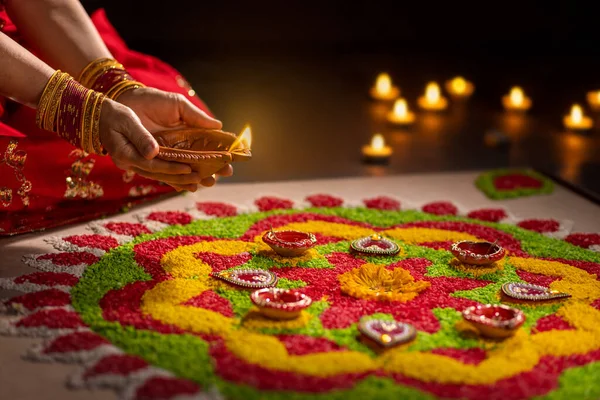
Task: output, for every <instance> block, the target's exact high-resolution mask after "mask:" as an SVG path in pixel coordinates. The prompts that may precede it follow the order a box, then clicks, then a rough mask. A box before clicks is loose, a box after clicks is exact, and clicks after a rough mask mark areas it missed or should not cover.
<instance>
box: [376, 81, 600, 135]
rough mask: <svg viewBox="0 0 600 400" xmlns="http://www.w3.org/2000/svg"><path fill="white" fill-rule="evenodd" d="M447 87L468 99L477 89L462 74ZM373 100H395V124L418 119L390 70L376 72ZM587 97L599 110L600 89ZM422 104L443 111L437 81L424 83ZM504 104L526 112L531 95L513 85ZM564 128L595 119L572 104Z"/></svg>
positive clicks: (583, 125) (582, 125)
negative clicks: (528, 95) (393, 80)
mask: <svg viewBox="0 0 600 400" xmlns="http://www.w3.org/2000/svg"><path fill="white" fill-rule="evenodd" d="M445 88H446V91H447V92H448V94H449V95H450V96H451V97H452V98H453V99H455V100H458V101H460V100H465V99H468V98H469V97H470V96H471V95H472V94H473V92H474V91H475V86H474V85H473V83H472V82H469V81H468V80H466V79H465V78H463V77H461V76H457V77H455V78H453V79H451V80H448V81H446V84H445ZM370 94H371V97H372V98H373V99H374V100H378V101H386V102H392V101H393V102H394V107H393V109H392V111H390V113H389V114H388V115H387V120H388V122H390V123H391V124H394V125H409V124H412V123H413V122H414V120H415V115H414V113H412V112H411V111H410V110H409V109H408V104H407V103H406V100H405V99H403V98H402V97H400V89H399V88H398V87H397V86H394V85H393V83H392V79H391V78H390V76H389V75H388V74H387V73H381V74H379V75H378V76H377V79H376V81H375V85H374V86H373V87H372V88H371V90H370ZM587 101H588V103H589V105H590V107H591V108H592V109H593V110H595V111H600V90H598V91H591V92H588V93H587ZM417 104H418V105H419V107H420V108H421V109H423V110H426V111H442V110H445V109H446V108H447V107H448V100H447V99H446V97H444V96H443V95H442V93H441V90H440V86H439V85H438V83H437V82H429V83H428V84H427V86H426V87H425V93H424V94H423V96H421V97H419V98H418V99H417ZM502 105H503V106H504V108H505V109H506V110H507V111H511V112H514V111H516V112H526V111H527V110H529V109H530V108H531V105H532V101H531V98H529V97H527V96H526V95H525V93H524V92H523V89H522V88H521V87H519V86H514V87H512V88H511V90H510V92H509V93H508V94H507V95H505V96H503V97H502ZM563 124H564V126H565V128H567V129H571V130H588V129H591V128H592V126H593V122H592V119H591V118H589V117H587V116H585V115H584V114H583V109H582V108H581V106H580V105H579V104H573V106H572V107H571V112H570V114H569V115H566V116H565V117H564V118H563Z"/></svg>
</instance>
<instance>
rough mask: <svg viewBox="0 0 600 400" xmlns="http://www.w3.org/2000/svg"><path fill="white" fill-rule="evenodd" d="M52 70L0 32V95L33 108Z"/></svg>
mask: <svg viewBox="0 0 600 400" xmlns="http://www.w3.org/2000/svg"><path fill="white" fill-rule="evenodd" d="M53 72H54V70H53V69H52V68H50V67H49V66H48V65H46V64H45V63H44V62H43V61H41V60H40V59H38V58H37V57H35V56H34V55H33V54H31V53H30V52H29V51H27V50H26V49H24V48H23V47H21V46H20V45H19V44H18V43H16V42H14V41H13V40H12V39H10V38H9V37H8V36H6V35H5V34H3V33H1V32H0V95H2V96H5V97H9V98H11V99H13V100H15V101H18V102H19V103H21V104H25V105H27V106H29V107H32V108H35V107H36V106H37V104H38V101H39V99H40V96H41V95H42V92H43V91H44V87H45V86H46V83H47V82H48V79H50V76H52V73H53Z"/></svg>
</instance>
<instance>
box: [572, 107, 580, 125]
mask: <svg viewBox="0 0 600 400" xmlns="http://www.w3.org/2000/svg"><path fill="white" fill-rule="evenodd" d="M582 120H583V110H582V109H581V106H580V105H579V104H573V107H571V121H572V122H573V123H575V124H579V123H581V121H582Z"/></svg>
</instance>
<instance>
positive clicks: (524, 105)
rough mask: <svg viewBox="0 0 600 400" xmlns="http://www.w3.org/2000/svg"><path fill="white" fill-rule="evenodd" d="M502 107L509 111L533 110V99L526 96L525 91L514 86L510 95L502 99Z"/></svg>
mask: <svg viewBox="0 0 600 400" xmlns="http://www.w3.org/2000/svg"><path fill="white" fill-rule="evenodd" d="M502 105H503V106H504V108H505V109H506V110H507V111H527V110H529V109H530V108H531V99H530V98H529V97H527V96H525V93H524V92H523V89H521V88H520V87H519V86H514V87H513V88H512V89H510V93H509V94H507V95H506V96H504V97H502Z"/></svg>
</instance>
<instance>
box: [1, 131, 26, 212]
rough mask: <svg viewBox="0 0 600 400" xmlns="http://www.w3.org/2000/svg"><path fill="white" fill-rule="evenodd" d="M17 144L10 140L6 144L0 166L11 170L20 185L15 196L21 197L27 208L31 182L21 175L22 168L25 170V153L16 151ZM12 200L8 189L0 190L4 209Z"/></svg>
mask: <svg viewBox="0 0 600 400" xmlns="http://www.w3.org/2000/svg"><path fill="white" fill-rule="evenodd" d="M17 146H18V142H17V141H16V140H14V139H12V140H11V141H10V142H8V147H6V151H5V152H4V157H3V158H2V159H1V160H0V164H6V165H7V166H9V167H10V168H12V169H13V171H14V173H15V177H16V178H17V181H19V183H20V184H21V186H20V187H19V190H17V194H18V195H19V197H21V201H22V202H23V205H24V206H25V207H27V206H28V205H29V192H31V187H32V185H31V182H30V181H28V180H27V178H25V174H23V168H25V161H27V153H26V152H24V151H23V150H17ZM12 200H13V191H12V189H10V188H7V187H2V188H0V201H2V205H3V206H4V207H8V206H10V205H11V203H12Z"/></svg>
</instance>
